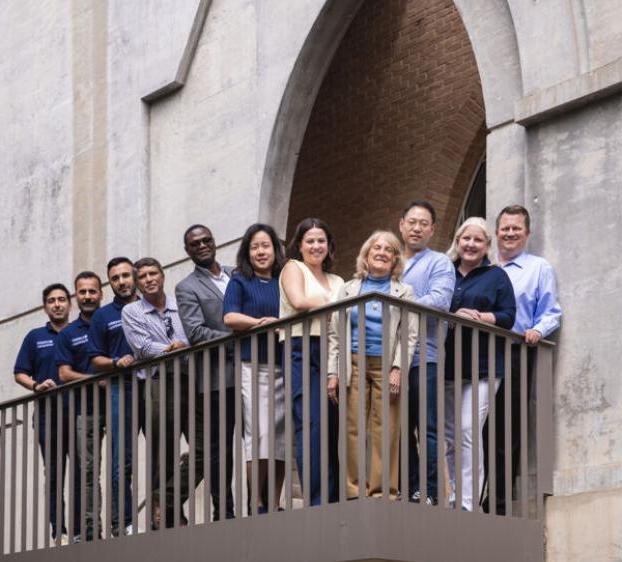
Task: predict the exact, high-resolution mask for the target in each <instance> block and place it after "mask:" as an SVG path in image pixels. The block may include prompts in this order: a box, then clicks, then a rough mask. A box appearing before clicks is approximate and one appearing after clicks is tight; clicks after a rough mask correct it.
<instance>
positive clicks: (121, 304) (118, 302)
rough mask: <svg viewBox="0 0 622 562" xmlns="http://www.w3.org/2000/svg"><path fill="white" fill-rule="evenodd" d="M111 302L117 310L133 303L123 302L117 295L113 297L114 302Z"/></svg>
mask: <svg viewBox="0 0 622 562" xmlns="http://www.w3.org/2000/svg"><path fill="white" fill-rule="evenodd" d="M137 300H139V299H137ZM132 302H136V301H132ZM110 304H112V305H113V306H114V307H115V308H116V309H117V310H121V309H122V308H123V307H124V306H125V305H126V304H131V303H129V302H127V303H126V302H123V301H122V300H121V299H120V298H119V297H117V296H116V295H115V297H114V298H113V299H112V302H111V303H110Z"/></svg>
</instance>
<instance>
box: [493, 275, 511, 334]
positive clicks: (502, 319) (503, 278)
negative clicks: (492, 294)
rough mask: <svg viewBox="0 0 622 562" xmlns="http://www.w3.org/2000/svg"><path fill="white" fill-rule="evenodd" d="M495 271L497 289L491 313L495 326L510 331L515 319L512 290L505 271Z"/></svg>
mask: <svg viewBox="0 0 622 562" xmlns="http://www.w3.org/2000/svg"><path fill="white" fill-rule="evenodd" d="M496 271H498V288H497V295H496V302H495V309H494V311H493V313H494V315H495V319H496V321H497V322H496V324H497V326H499V327H500V328H505V329H506V330H511V329H512V326H514V320H515V319H516V299H515V297H514V289H513V287H512V282H511V281H510V278H509V277H508V276H507V274H506V273H505V271H503V270H502V269H497V270H496Z"/></svg>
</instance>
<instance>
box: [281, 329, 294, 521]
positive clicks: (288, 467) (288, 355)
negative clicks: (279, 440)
mask: <svg viewBox="0 0 622 562" xmlns="http://www.w3.org/2000/svg"><path fill="white" fill-rule="evenodd" d="M284 331H285V339H284V345H283V369H284V372H283V377H284V381H283V382H284V383H285V482H284V486H285V509H286V510H287V511H290V510H291V509H292V469H293V467H292V458H293V454H294V453H293V447H292V442H293V438H294V436H293V435H292V327H291V324H287V325H286V326H285V329H284Z"/></svg>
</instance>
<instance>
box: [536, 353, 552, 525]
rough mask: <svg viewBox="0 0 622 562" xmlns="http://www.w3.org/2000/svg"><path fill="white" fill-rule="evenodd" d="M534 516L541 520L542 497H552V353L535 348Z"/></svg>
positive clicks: (542, 513)
mask: <svg viewBox="0 0 622 562" xmlns="http://www.w3.org/2000/svg"><path fill="white" fill-rule="evenodd" d="M536 361H537V363H536V430H537V433H536V435H537V437H536V447H537V461H536V467H537V469H536V470H537V485H536V489H537V500H536V501H537V515H538V519H543V518H544V496H545V495H550V494H552V493H553V463H554V450H555V447H554V435H553V350H552V349H551V348H549V347H545V346H543V345H540V346H538V348H537V359H536Z"/></svg>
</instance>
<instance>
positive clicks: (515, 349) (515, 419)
mask: <svg viewBox="0 0 622 562" xmlns="http://www.w3.org/2000/svg"><path fill="white" fill-rule="evenodd" d="M535 365H536V348H534V347H529V348H527V399H529V395H530V390H531V384H532V379H533V373H534V369H535ZM511 369H512V381H511V385H512V396H511V403H510V419H511V420H512V433H511V440H512V442H511V447H510V450H511V452H512V467H511V474H512V485H514V482H515V481H516V477H517V475H518V467H519V464H520V439H521V431H520V428H521V412H520V345H512V360H511ZM505 382H506V381H505V378H504V379H502V380H501V385H500V386H499V390H498V391H497V394H496V397H495V467H496V487H495V488H496V492H495V496H496V504H497V511H496V513H497V514H499V515H505V415H504V414H505ZM489 420H490V418H488V419H487V420H486V423H485V424H484V433H483V436H484V437H483V438H484V470H485V473H486V480H488V471H489V462H488V458H489V457H488V426H489ZM484 508H485V511H488V510H489V501H488V498H487V499H486V500H485V502H484Z"/></svg>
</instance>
